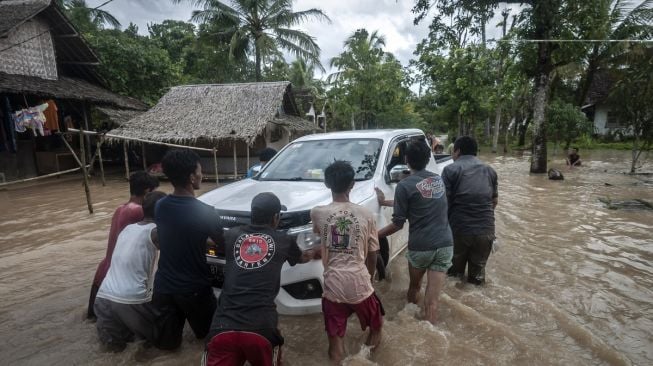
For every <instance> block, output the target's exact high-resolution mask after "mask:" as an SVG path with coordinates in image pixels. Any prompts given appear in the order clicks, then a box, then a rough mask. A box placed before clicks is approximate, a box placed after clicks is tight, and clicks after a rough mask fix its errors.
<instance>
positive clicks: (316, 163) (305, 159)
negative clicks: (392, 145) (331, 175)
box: [257, 139, 383, 182]
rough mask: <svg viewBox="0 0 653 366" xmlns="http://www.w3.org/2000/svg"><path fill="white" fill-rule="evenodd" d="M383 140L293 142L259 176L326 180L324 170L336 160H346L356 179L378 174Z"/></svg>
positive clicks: (265, 177)
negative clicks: (376, 171)
mask: <svg viewBox="0 0 653 366" xmlns="http://www.w3.org/2000/svg"><path fill="white" fill-rule="evenodd" d="M382 144H383V141H382V140H378V139H340V140H319V141H303V142H295V143H291V144H290V146H288V147H287V148H286V149H284V150H283V151H282V152H280V153H279V155H277V156H275V157H274V159H273V160H272V161H271V162H270V163H268V164H267V165H266V166H265V168H263V170H262V171H261V173H260V174H259V175H258V177H257V179H259V180H287V181H304V180H307V181H318V182H319V181H324V170H325V169H326V167H327V166H329V164H331V163H332V162H333V161H334V160H346V161H348V162H350V163H351V165H352V166H353V167H354V172H355V173H356V176H355V179H356V180H359V181H360V180H368V179H371V178H372V176H374V171H375V170H376V163H377V162H378V160H379V154H380V153H381V145H382Z"/></svg>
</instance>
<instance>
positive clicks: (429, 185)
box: [415, 175, 444, 199]
mask: <svg viewBox="0 0 653 366" xmlns="http://www.w3.org/2000/svg"><path fill="white" fill-rule="evenodd" d="M415 188H417V190H418V191H419V193H420V194H421V195H422V197H424V198H435V199H438V198H440V197H442V196H443V195H444V181H442V178H441V177H440V176H439V175H436V176H432V177H428V178H425V179H423V180H421V181H420V182H419V183H417V184H416V185H415Z"/></svg>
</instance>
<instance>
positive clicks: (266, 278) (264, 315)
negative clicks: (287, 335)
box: [204, 192, 320, 366]
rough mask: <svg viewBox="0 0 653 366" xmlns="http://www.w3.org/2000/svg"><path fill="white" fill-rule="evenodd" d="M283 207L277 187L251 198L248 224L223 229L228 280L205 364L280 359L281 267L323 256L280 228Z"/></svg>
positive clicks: (263, 362)
mask: <svg viewBox="0 0 653 366" xmlns="http://www.w3.org/2000/svg"><path fill="white" fill-rule="evenodd" d="M282 209H284V210H285V207H284V206H282V205H281V202H280V201H279V198H277V196H275V195H274V194H273V193H270V192H264V193H259V194H258V195H256V196H255V197H254V199H253V200H252V206H251V220H252V223H251V224H250V225H243V226H240V227H238V228H234V229H231V230H229V231H227V232H225V258H226V262H227V263H226V265H225V267H224V285H223V287H222V293H221V294H220V298H219V300H218V308H217V310H216V312H215V315H214V316H213V322H212V324H211V330H210V332H209V337H208V338H207V339H208V343H207V346H206V352H205V357H204V361H205V364H206V365H243V364H244V363H245V362H246V361H249V362H250V363H251V364H252V365H263V366H267V365H277V364H278V362H279V360H280V359H281V352H280V350H281V345H283V342H284V340H283V337H282V336H281V334H280V332H279V329H278V328H277V323H278V319H277V309H276V305H275V303H274V299H275V298H276V297H277V294H278V293H279V288H280V283H281V281H280V279H281V267H282V266H283V263H284V262H286V261H288V263H289V264H290V265H291V266H294V265H295V264H297V263H304V262H308V261H309V260H311V259H313V258H314V257H318V258H319V253H320V252H319V251H306V252H303V253H302V251H301V250H300V249H299V247H298V246H297V243H296V242H295V241H294V240H292V239H291V238H290V237H288V236H287V235H285V234H283V233H281V232H278V231H276V230H275V229H276V227H277V225H278V224H279V218H280V212H281V210H282Z"/></svg>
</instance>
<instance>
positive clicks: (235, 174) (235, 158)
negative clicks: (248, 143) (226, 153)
mask: <svg viewBox="0 0 653 366" xmlns="http://www.w3.org/2000/svg"><path fill="white" fill-rule="evenodd" d="M233 144H234V180H236V178H237V177H238V158H237V157H236V140H235V139H234V140H233Z"/></svg>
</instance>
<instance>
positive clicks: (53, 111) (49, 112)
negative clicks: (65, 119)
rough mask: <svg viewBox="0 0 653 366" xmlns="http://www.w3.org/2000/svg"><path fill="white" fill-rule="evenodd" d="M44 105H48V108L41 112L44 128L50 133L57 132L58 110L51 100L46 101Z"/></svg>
mask: <svg viewBox="0 0 653 366" xmlns="http://www.w3.org/2000/svg"><path fill="white" fill-rule="evenodd" d="M45 103H47V105H48V108H47V109H46V110H45V111H44V112H43V115H45V127H46V128H47V129H48V130H50V131H54V130H59V108H57V105H56V104H55V102H54V100H52V99H48V100H46V101H45Z"/></svg>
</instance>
